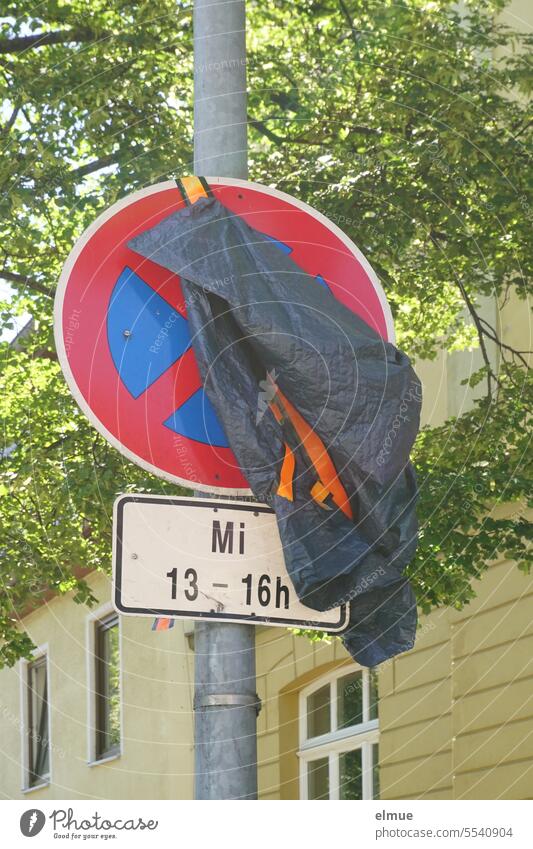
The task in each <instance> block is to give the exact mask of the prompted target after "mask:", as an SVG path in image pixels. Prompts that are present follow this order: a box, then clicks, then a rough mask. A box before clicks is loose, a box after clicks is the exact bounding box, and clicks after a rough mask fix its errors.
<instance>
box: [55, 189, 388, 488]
mask: <svg viewBox="0 0 533 849" xmlns="http://www.w3.org/2000/svg"><path fill="white" fill-rule="evenodd" d="M206 179H207V181H208V183H209V185H210V187H211V190H212V192H213V194H214V195H215V196H216V197H217V198H218V200H219V201H220V202H221V203H222V204H223V205H224V206H225V207H226V208H227V209H229V210H230V211H231V212H233V213H235V214H237V215H240V216H241V217H242V218H243V219H244V220H245V221H246V222H247V223H248V224H249V225H250V226H251V227H253V228H254V229H255V230H259V231H261V232H262V233H264V234H265V235H267V236H269V237H270V238H271V239H273V240H274V242H275V243H276V245H277V247H278V248H279V249H280V250H283V251H285V252H287V253H290V255H291V258H292V259H293V260H294V262H296V264H297V265H298V266H299V267H300V268H302V269H303V270H304V271H306V272H307V273H308V274H310V275H312V276H313V277H316V279H317V280H318V281H319V283H321V285H323V286H327V287H328V288H329V289H330V291H331V293H332V294H333V295H334V296H335V297H336V298H338V300H340V301H341V302H342V303H343V304H345V306H347V307H348V308H349V309H351V310H352V311H353V312H354V313H357V314H358V315H359V316H360V317H361V318H362V319H363V320H364V321H366V322H367V324H369V325H370V326H372V327H373V328H374V329H375V330H376V331H377V332H378V333H379V334H380V335H381V336H382V337H383V338H384V339H386V340H387V341H391V342H394V329H393V322H392V316H391V312H390V309H389V306H388V304H387V300H386V298H385V294H384V292H383V289H382V288H381V285H380V283H379V281H378V279H377V277H376V275H375V273H374V272H373V270H372V268H371V267H370V265H369V263H368V262H367V260H366V259H365V257H364V256H363V255H362V254H361V252H360V251H359V250H358V248H357V247H356V246H355V245H354V243H353V242H352V241H351V240H350V239H349V238H348V237H347V236H346V235H345V234H344V233H343V232H342V231H341V230H340V229H339V227H337V226H336V225H335V224H334V223H333V222H332V221H330V220H329V219H327V218H326V217H325V216H324V215H321V214H320V213H319V212H317V211H316V210H314V209H312V208H311V207H309V206H308V205H307V204H305V203H302V202H301V201H298V200H296V199H295V198H293V197H290V196H289V195H287V194H285V193H283V192H280V191H278V190H276V189H271V188H267V187H266V186H260V185H258V184H256V183H250V182H247V181H244V180H236V179H230V178H222V177H215V178H213V177H207V178H206ZM184 203H185V201H184V199H183V197H182V194H181V192H180V191H179V189H178V187H177V184H176V183H175V182H173V181H167V182H164V183H158V184H157V185H154V186H150V187H148V188H146V189H142V190H141V191H138V192H135V193H133V194H132V195H129V196H128V197H126V198H123V199H122V200H120V201H118V202H117V203H115V204H114V205H113V206H112V207H110V208H109V209H108V210H106V211H105V212H104V213H103V214H102V215H100V217H99V218H98V219H97V220H96V221H95V222H94V223H93V224H92V225H91V226H90V227H89V228H88V229H87V230H86V231H85V232H84V233H83V235H82V236H81V237H80V238H79V239H78V241H77V242H76V244H75V246H74V248H73V250H72V252H71V254H70V256H69V257H68V260H67V262H66V263H65V266H64V269H63V273H62V275H61V278H60V281H59V286H58V290H57V295H56V303H55V336H56V345H57V351H58V356H59V361H60V364H61V367H62V369H63V372H64V374H65V377H66V380H67V382H68V385H69V387H70V390H71V392H72V394H73V395H74V397H75V399H76V401H77V402H78V404H79V405H80V407H81V409H82V410H83V412H84V413H85V415H86V416H87V417H88V418H89V420H90V421H91V422H92V424H93V425H94V426H95V427H96V428H97V429H98V430H99V431H100V433H101V434H103V436H104V437H105V438H106V439H107V440H109V442H110V443H111V444H112V445H113V446H114V447H115V448H117V449H118V450H119V451H120V452H121V453H122V454H124V455H125V456H126V457H127V458H128V459H129V460H132V461H133V462H134V463H136V464H137V465H139V466H141V467H142V468H144V469H146V470H147V471H149V472H152V473H153V474H155V475H158V476H160V477H162V478H165V479H167V480H169V481H172V482H174V483H178V484H182V485H184V486H189V487H192V486H194V487H196V488H197V489H201V490H205V491H210V492H219V493H226V494H228V493H233V494H239V495H244V494H249V492H250V490H249V488H248V484H247V481H246V479H245V478H244V476H243V474H242V472H241V471H240V469H239V467H238V464H237V461H236V459H235V457H234V455H233V452H232V451H231V449H230V447H229V445H228V442H227V439H226V435H225V433H224V431H223V430H222V428H221V426H220V424H219V422H218V419H217V416H216V413H215V411H214V409H213V408H212V407H211V405H210V402H209V400H208V398H207V396H206V395H205V393H204V390H203V386H202V381H201V378H200V374H199V372H198V368H197V365H196V361H195V358H194V352H193V350H192V347H191V340H190V334H189V328H188V322H187V314H186V309H185V304H184V299H183V295H182V291H181V287H180V279H179V277H178V276H177V275H175V274H173V273H171V272H169V271H168V270H167V269H165V268H163V267H162V266H160V265H157V264H156V263H154V262H151V261H149V260H147V259H144V258H143V257H141V256H140V255H139V254H137V253H135V252H134V251H132V250H130V249H129V248H128V247H127V243H128V242H129V240H130V239H132V238H133V237H134V236H137V235H139V234H140V233H142V232H143V231H144V230H147V229H148V228H151V227H153V226H155V225H156V224H158V223H159V222H160V221H161V220H162V219H163V218H166V217H167V216H168V215H170V214H171V213H173V212H176V211H177V210H178V209H181V208H182V207H183V206H184Z"/></svg>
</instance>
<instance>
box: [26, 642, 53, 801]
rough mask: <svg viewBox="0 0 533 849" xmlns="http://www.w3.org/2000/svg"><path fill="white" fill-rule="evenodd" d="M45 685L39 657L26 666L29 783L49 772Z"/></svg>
mask: <svg viewBox="0 0 533 849" xmlns="http://www.w3.org/2000/svg"><path fill="white" fill-rule="evenodd" d="M47 687H48V682H47V674H46V658H40V659H39V660H37V661H35V662H34V663H31V664H30V665H29V667H28V734H29V740H28V744H29V745H28V751H29V771H30V776H29V780H30V785H34V784H39V783H40V782H41V781H42V779H43V778H44V777H45V776H47V775H48V773H49V742H48V691H47Z"/></svg>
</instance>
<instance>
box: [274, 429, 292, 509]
mask: <svg viewBox="0 0 533 849" xmlns="http://www.w3.org/2000/svg"><path fill="white" fill-rule="evenodd" d="M295 468H296V458H295V456H294V454H293V452H292V451H291V449H290V448H289V446H288V445H287V443H285V457H284V458H283V466H282V467H281V472H280V476H279V486H278V492H277V494H278V495H281V497H282V498H286V499H287V501H294V495H293V491H292V481H293V478H294V470H295Z"/></svg>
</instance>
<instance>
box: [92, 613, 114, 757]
mask: <svg viewBox="0 0 533 849" xmlns="http://www.w3.org/2000/svg"><path fill="white" fill-rule="evenodd" d="M94 629H95V631H94V664H95V668H94V699H95V703H94V731H95V740H94V759H95V760H102V759H103V758H109V757H112V756H114V755H117V754H119V752H120V652H119V633H118V616H117V615H116V614H115V613H114V614H111V615H110V616H107V617H106V618H105V619H100V620H97V621H96V622H95V623H94Z"/></svg>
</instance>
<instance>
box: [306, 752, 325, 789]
mask: <svg viewBox="0 0 533 849" xmlns="http://www.w3.org/2000/svg"><path fill="white" fill-rule="evenodd" d="M307 798H308V799H329V758H320V759H319V760H317V761H310V762H309V763H308V764H307Z"/></svg>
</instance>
